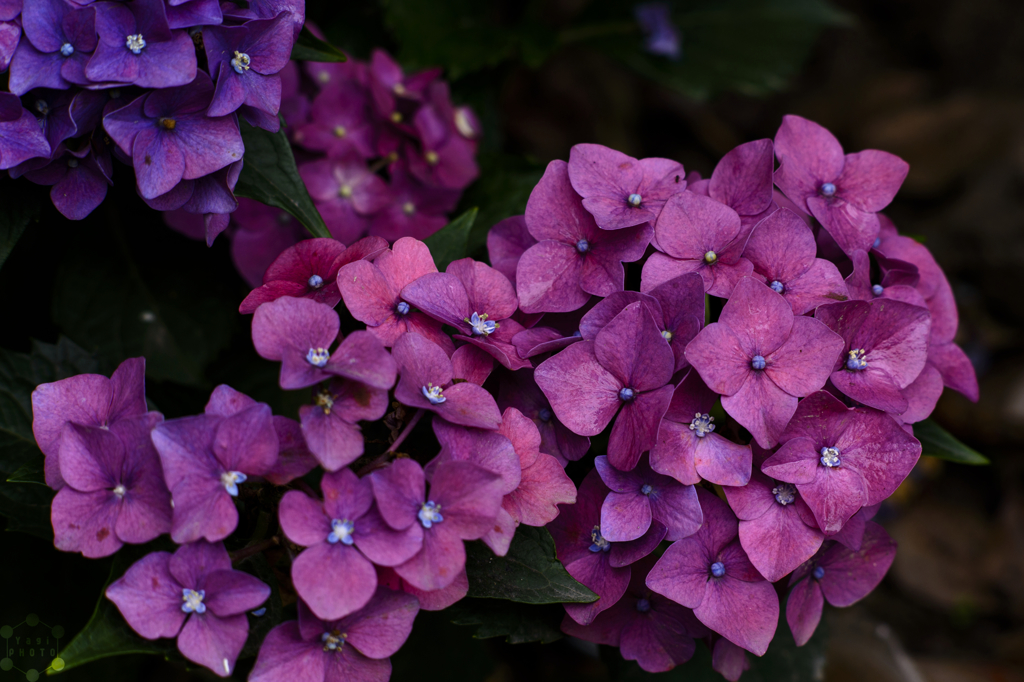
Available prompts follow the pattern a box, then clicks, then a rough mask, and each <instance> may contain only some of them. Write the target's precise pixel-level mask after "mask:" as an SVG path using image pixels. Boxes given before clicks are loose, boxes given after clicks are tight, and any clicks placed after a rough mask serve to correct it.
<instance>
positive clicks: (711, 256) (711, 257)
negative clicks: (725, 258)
mask: <svg viewBox="0 0 1024 682" xmlns="http://www.w3.org/2000/svg"><path fill="white" fill-rule="evenodd" d="M717 260H718V254H717V253H715V252H714V251H708V252H707V253H705V254H704V262H705V263H707V264H708V265H711V264H712V263H714V262H715V261H717Z"/></svg>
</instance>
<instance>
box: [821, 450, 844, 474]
mask: <svg viewBox="0 0 1024 682" xmlns="http://www.w3.org/2000/svg"><path fill="white" fill-rule="evenodd" d="M840 454H841V453H840V452H839V448H834V447H833V448H828V447H825V448H822V449H821V464H822V466H827V467H828V468H829V469H834V468H836V467H837V466H839V464H840V459H839V455H840Z"/></svg>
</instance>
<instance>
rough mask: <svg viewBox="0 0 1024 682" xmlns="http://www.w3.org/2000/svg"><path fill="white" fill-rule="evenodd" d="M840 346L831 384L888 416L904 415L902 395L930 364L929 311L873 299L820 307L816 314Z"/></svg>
mask: <svg viewBox="0 0 1024 682" xmlns="http://www.w3.org/2000/svg"><path fill="white" fill-rule="evenodd" d="M814 317H815V319H817V320H821V321H822V322H823V323H825V324H826V325H827V326H828V327H829V329H831V330H833V331H834V332H836V333H837V334H839V335H840V336H841V337H843V340H844V347H843V350H842V354H841V355H840V357H839V358H838V360H837V361H836V363H835V367H834V371H833V372H832V375H831V376H830V377H829V379H830V380H831V382H832V385H833V386H835V387H836V388H837V389H838V390H839V391H841V392H842V393H844V394H845V395H847V396H849V397H851V398H853V399H854V400H856V401H858V402H861V403H863V404H865V405H868V406H869V407H874V408H877V409H879V410H883V411H885V412H891V413H892V414H901V413H903V412H906V411H907V408H908V407H909V404H908V402H907V399H906V398H905V397H903V394H902V393H901V391H902V389H904V388H906V387H907V386H909V385H910V384H911V382H913V381H914V379H916V378H917V376H918V375H919V374H920V373H921V370H923V369H924V366H925V363H926V362H927V360H928V334H929V331H930V329H931V316H930V315H929V314H928V310H927V309H925V308H921V307H918V306H915V305H909V304H907V303H903V302H901V301H894V300H889V299H886V298H877V299H875V300H873V301H846V302H844V303H833V304H830V305H825V306H821V307H820V308H818V310H817V311H816V312H815V314H814Z"/></svg>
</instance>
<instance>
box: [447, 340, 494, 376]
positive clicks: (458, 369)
mask: <svg viewBox="0 0 1024 682" xmlns="http://www.w3.org/2000/svg"><path fill="white" fill-rule="evenodd" d="M493 369H494V358H492V357H491V356H490V355H488V354H487V353H485V352H483V351H482V350H480V349H479V348H477V347H476V346H473V345H470V344H468V343H467V344H466V345H465V346H459V347H458V348H456V349H455V352H454V353H452V376H453V377H454V378H455V379H462V380H463V381H469V382H471V383H474V384H476V385H477V386H483V385H484V382H485V381H487V377H489V376H490V375H491V371H492V370H493Z"/></svg>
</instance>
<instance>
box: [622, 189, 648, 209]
mask: <svg viewBox="0 0 1024 682" xmlns="http://www.w3.org/2000/svg"><path fill="white" fill-rule="evenodd" d="M643 200H644V198H643V197H642V196H640V195H639V194H637V193H636V192H634V193H633V194H630V195H629V197H627V198H626V203H628V204H629V205H630V206H632V207H633V208H637V207H638V206H639V205H640V204H641V202H643Z"/></svg>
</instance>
